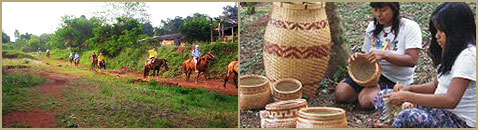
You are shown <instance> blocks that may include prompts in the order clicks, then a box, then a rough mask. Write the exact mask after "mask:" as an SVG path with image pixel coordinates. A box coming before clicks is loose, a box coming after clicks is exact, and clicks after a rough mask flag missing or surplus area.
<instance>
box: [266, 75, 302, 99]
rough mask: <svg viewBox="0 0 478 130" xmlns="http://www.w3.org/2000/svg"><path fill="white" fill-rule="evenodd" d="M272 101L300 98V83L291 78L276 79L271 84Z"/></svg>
mask: <svg viewBox="0 0 478 130" xmlns="http://www.w3.org/2000/svg"><path fill="white" fill-rule="evenodd" d="M272 89H273V90H272V92H273V93H272V97H273V98H274V101H276V102H277V101H285V100H292V99H300V98H302V83H300V81H299V80H297V79H293V78H286V79H280V80H277V81H276V82H274V83H273V84H272Z"/></svg>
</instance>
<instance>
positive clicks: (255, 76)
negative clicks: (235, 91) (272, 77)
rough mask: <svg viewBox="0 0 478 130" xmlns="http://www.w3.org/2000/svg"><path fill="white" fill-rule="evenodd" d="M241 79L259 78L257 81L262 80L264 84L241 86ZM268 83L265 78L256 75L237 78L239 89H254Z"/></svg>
mask: <svg viewBox="0 0 478 130" xmlns="http://www.w3.org/2000/svg"><path fill="white" fill-rule="evenodd" d="M242 78H259V79H262V80H263V81H264V82H263V83H260V84H255V85H242V84H241V79H242ZM268 83H269V79H268V78H267V77H265V76H262V75H256V74H249V75H244V76H241V77H240V78H239V86H240V87H244V88H254V87H258V86H264V85H266V84H268Z"/></svg>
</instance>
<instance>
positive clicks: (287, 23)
mask: <svg viewBox="0 0 478 130" xmlns="http://www.w3.org/2000/svg"><path fill="white" fill-rule="evenodd" d="M270 18H271V19H270V21H269V23H268V25H267V27H266V32H265V35H264V40H265V42H264V51H263V53H264V55H263V56H264V66H265V71H266V74H267V77H268V78H269V79H270V80H271V81H272V82H274V81H276V80H279V79H283V78H294V79H297V80H299V81H301V82H302V85H303V86H304V88H303V89H304V95H305V96H309V97H315V96H316V95H317V92H318V88H319V83H320V81H321V80H322V78H323V76H324V73H325V72H326V70H327V66H328V62H329V58H330V57H329V55H330V46H331V45H330V44H331V35H330V28H329V24H328V21H327V16H326V14H325V2H295V3H292V2H274V3H273V6H272V13H271V16H270Z"/></svg>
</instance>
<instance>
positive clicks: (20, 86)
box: [2, 73, 47, 114]
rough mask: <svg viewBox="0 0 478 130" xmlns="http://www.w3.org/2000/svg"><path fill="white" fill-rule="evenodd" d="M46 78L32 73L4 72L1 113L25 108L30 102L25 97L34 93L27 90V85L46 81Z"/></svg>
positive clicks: (30, 85)
mask: <svg viewBox="0 0 478 130" xmlns="http://www.w3.org/2000/svg"><path fill="white" fill-rule="evenodd" d="M46 81H47V79H45V78H42V77H38V76H36V75H33V74H28V73H27V74H6V73H3V75H2V105H3V107H2V113H3V114H5V113H8V112H10V111H15V110H20V109H27V108H29V106H31V102H30V101H28V100H27V99H28V98H29V97H31V96H33V94H35V93H31V92H30V91H28V87H32V86H36V85H39V84H41V83H44V82H46Z"/></svg>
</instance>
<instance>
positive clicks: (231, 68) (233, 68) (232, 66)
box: [224, 61, 239, 88]
mask: <svg viewBox="0 0 478 130" xmlns="http://www.w3.org/2000/svg"><path fill="white" fill-rule="evenodd" d="M233 74H234V75H233ZM238 75H239V65H238V62H237V61H232V62H231V63H229V65H227V71H226V75H225V76H224V88H226V82H227V80H229V78H230V77H231V76H233V80H234V84H235V85H236V88H237V77H238Z"/></svg>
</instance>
